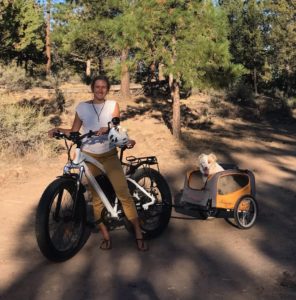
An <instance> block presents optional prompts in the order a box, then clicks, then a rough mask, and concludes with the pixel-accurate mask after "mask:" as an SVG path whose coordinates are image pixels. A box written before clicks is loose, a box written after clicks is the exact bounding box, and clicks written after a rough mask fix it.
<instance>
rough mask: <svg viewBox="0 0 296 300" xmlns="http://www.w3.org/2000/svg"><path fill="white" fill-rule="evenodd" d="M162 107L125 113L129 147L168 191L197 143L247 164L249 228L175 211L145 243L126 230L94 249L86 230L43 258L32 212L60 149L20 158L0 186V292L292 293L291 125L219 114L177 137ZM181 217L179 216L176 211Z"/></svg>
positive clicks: (90, 295)
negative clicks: (253, 209)
mask: <svg viewBox="0 0 296 300" xmlns="http://www.w3.org/2000/svg"><path fill="white" fill-rule="evenodd" d="M159 116H160V112H157V111H152V112H151V111H150V112H148V113H146V114H142V115H136V116H134V117H133V118H128V119H127V120H126V121H124V122H123V125H124V126H125V127H127V128H128V129H129V134H130V136H131V137H133V138H134V139H135V140H137V146H136V147H135V148H134V149H133V150H130V153H129V154H132V155H140V156H145V155H156V156H157V157H158V160H159V163H160V168H161V171H162V172H163V174H164V175H165V177H166V178H167V180H168V182H169V184H170V187H171V190H172V193H173V195H176V194H177V193H178V192H179V191H180V189H181V188H182V185H183V180H184V179H183V178H184V177H183V176H184V174H185V172H186V170H187V169H189V168H192V167H193V166H195V164H196V159H197V156H198V155H199V154H200V153H202V152H215V153H216V154H217V156H218V158H219V161H221V162H234V163H237V164H238V165H239V166H240V167H242V168H248V169H251V170H253V171H254V173H255V176H256V184H257V199H258V202H259V205H260V216H259V218H258V221H257V223H256V225H255V226H254V227H253V228H252V229H250V230H247V231H242V230H238V229H236V228H234V227H233V226H231V225H229V224H228V223H226V222H225V221H224V220H223V219H213V220H208V221H202V220H188V219H187V220H186V219H182V216H181V215H180V214H177V213H176V212H173V217H172V219H171V221H170V224H169V227H168V229H167V230H166V231H165V233H164V234H163V235H162V237H160V238H158V239H156V240H153V241H151V242H150V248H151V250H150V251H149V252H148V253H139V252H138V251H136V248H135V245H134V242H133V240H132V238H131V237H130V236H129V235H128V233H127V232H126V231H125V230H123V229H120V230H117V231H115V232H112V237H113V240H114V247H113V249H112V250H111V251H110V252H108V251H105V252H104V251H100V250H99V249H98V243H99V239H100V237H99V235H98V234H92V235H91V237H90V239H89V240H88V242H87V244H86V245H85V247H84V248H83V249H82V250H81V251H80V252H79V253H78V254H77V255H76V256H75V257H74V258H73V259H71V260H70V261H67V262H65V263H62V264H53V263H50V262H47V261H46V260H45V259H44V258H43V257H42V256H41V254H40V252H39V250H38V248H37V245H36V241H35V237H34V214H35V210H36V205H37V203H38V200H39V198H40V195H41V193H42V191H43V190H44V188H45V187H46V185H47V184H48V183H49V182H50V181H52V180H53V179H54V178H55V175H57V174H59V173H61V169H62V166H63V162H64V160H63V158H57V159H56V160H53V161H51V162H44V161H43V162H42V161H40V162H38V161H34V162H33V161H26V162H22V163H20V164H19V165H17V166H16V168H15V169H17V171H16V170H14V171H12V173H11V174H10V175H11V176H8V177H9V178H8V179H7V180H6V181H4V182H3V184H2V186H1V195H2V196H1V198H0V202H1V212H0V214H1V215H0V265H1V273H0V289H1V299H30V300H32V299H42V300H44V299H51V300H52V299H75V300H77V299H81V300H82V299H295V298H296V273H295V270H296V230H295V228H296V215H295V203H296V185H295V175H296V172H295V166H296V155H295V154H296V151H295V149H296V140H295V137H296V133H295V127H292V126H290V128H285V127H281V130H276V129H275V128H273V127H271V126H268V125H263V124H261V125H260V124H257V126H254V125H253V124H249V123H245V122H239V121H236V122H234V121H231V120H229V121H225V123H224V125H223V127H222V126H220V125H219V123H217V124H215V126H214V127H212V129H211V131H204V130H203V131H199V130H195V131H193V130H185V129H184V130H183V141H182V142H181V143H177V142H176V141H175V140H174V139H173V138H172V136H171V135H170V132H169V130H168V128H167V127H166V126H165V125H164V124H163V122H162V121H161V120H159ZM180 217H181V218H180Z"/></svg>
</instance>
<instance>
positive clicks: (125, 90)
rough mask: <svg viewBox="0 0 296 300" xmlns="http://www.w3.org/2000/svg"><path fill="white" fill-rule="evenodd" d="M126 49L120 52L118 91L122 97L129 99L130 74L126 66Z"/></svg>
mask: <svg viewBox="0 0 296 300" xmlns="http://www.w3.org/2000/svg"><path fill="white" fill-rule="evenodd" d="M127 57H128V49H124V50H122V52H121V85H120V93H121V96H122V97H123V99H129V98H130V97H131V94H130V74H129V70H128V66H127V63H126V61H127Z"/></svg>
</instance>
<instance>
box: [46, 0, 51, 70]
mask: <svg viewBox="0 0 296 300" xmlns="http://www.w3.org/2000/svg"><path fill="white" fill-rule="evenodd" d="M50 7H51V1H50V0H47V2H46V57H47V63H46V75H49V74H50V69H51V53H50V52H51V46H50Z"/></svg>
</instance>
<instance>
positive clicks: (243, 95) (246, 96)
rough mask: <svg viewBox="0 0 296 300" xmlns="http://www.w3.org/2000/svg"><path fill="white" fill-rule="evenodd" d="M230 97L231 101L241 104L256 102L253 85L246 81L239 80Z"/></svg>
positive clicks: (246, 104)
mask: <svg viewBox="0 0 296 300" xmlns="http://www.w3.org/2000/svg"><path fill="white" fill-rule="evenodd" d="M227 96H228V98H229V100H230V101H231V102H233V103H234V104H237V105H241V106H250V105H252V104H254V93H253V90H252V87H251V86H250V85H248V84H246V83H244V82H238V83H237V84H236V85H234V87H233V88H232V89H231V90H230V91H229V93H228V95H227Z"/></svg>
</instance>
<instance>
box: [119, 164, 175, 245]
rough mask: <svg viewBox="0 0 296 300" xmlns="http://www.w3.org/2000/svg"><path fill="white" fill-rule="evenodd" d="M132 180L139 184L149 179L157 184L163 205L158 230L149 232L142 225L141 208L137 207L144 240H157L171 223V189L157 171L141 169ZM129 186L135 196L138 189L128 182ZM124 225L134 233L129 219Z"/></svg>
mask: <svg viewBox="0 0 296 300" xmlns="http://www.w3.org/2000/svg"><path fill="white" fill-rule="evenodd" d="M131 178H132V179H133V180H135V181H136V182H137V183H139V181H140V180H141V179H144V178H149V179H150V180H151V179H152V180H153V181H154V182H155V183H156V184H157V189H158V190H159V192H160V194H161V200H162V205H161V213H160V217H159V221H158V224H157V227H156V228H154V229H152V230H148V229H147V228H145V226H143V225H141V212H139V207H138V206H137V209H138V213H139V219H140V226H141V229H142V234H143V237H144V239H152V238H155V237H157V236H159V235H160V234H161V233H162V232H163V231H164V230H165V229H166V227H167V226H168V223H169V221H170V217H171V212H172V195H171V191H170V188H169V186H168V184H167V182H166V180H165V179H164V177H163V176H162V175H161V174H160V173H159V172H158V171H156V170H155V169H151V168H140V169H138V170H136V172H135V173H134V174H133V175H132V177H131ZM128 184H129V189H130V193H131V195H133V193H134V191H135V189H136V187H135V186H134V185H133V184H132V183H130V182H128ZM135 202H137V200H135ZM154 205H155V204H154ZM152 208H153V206H152ZM143 212H144V211H143ZM148 212H149V209H148ZM124 224H125V227H126V229H127V230H128V231H129V232H131V233H134V230H133V226H132V225H131V223H130V222H129V221H127V219H125V222H124ZM144 225H145V224H144Z"/></svg>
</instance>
